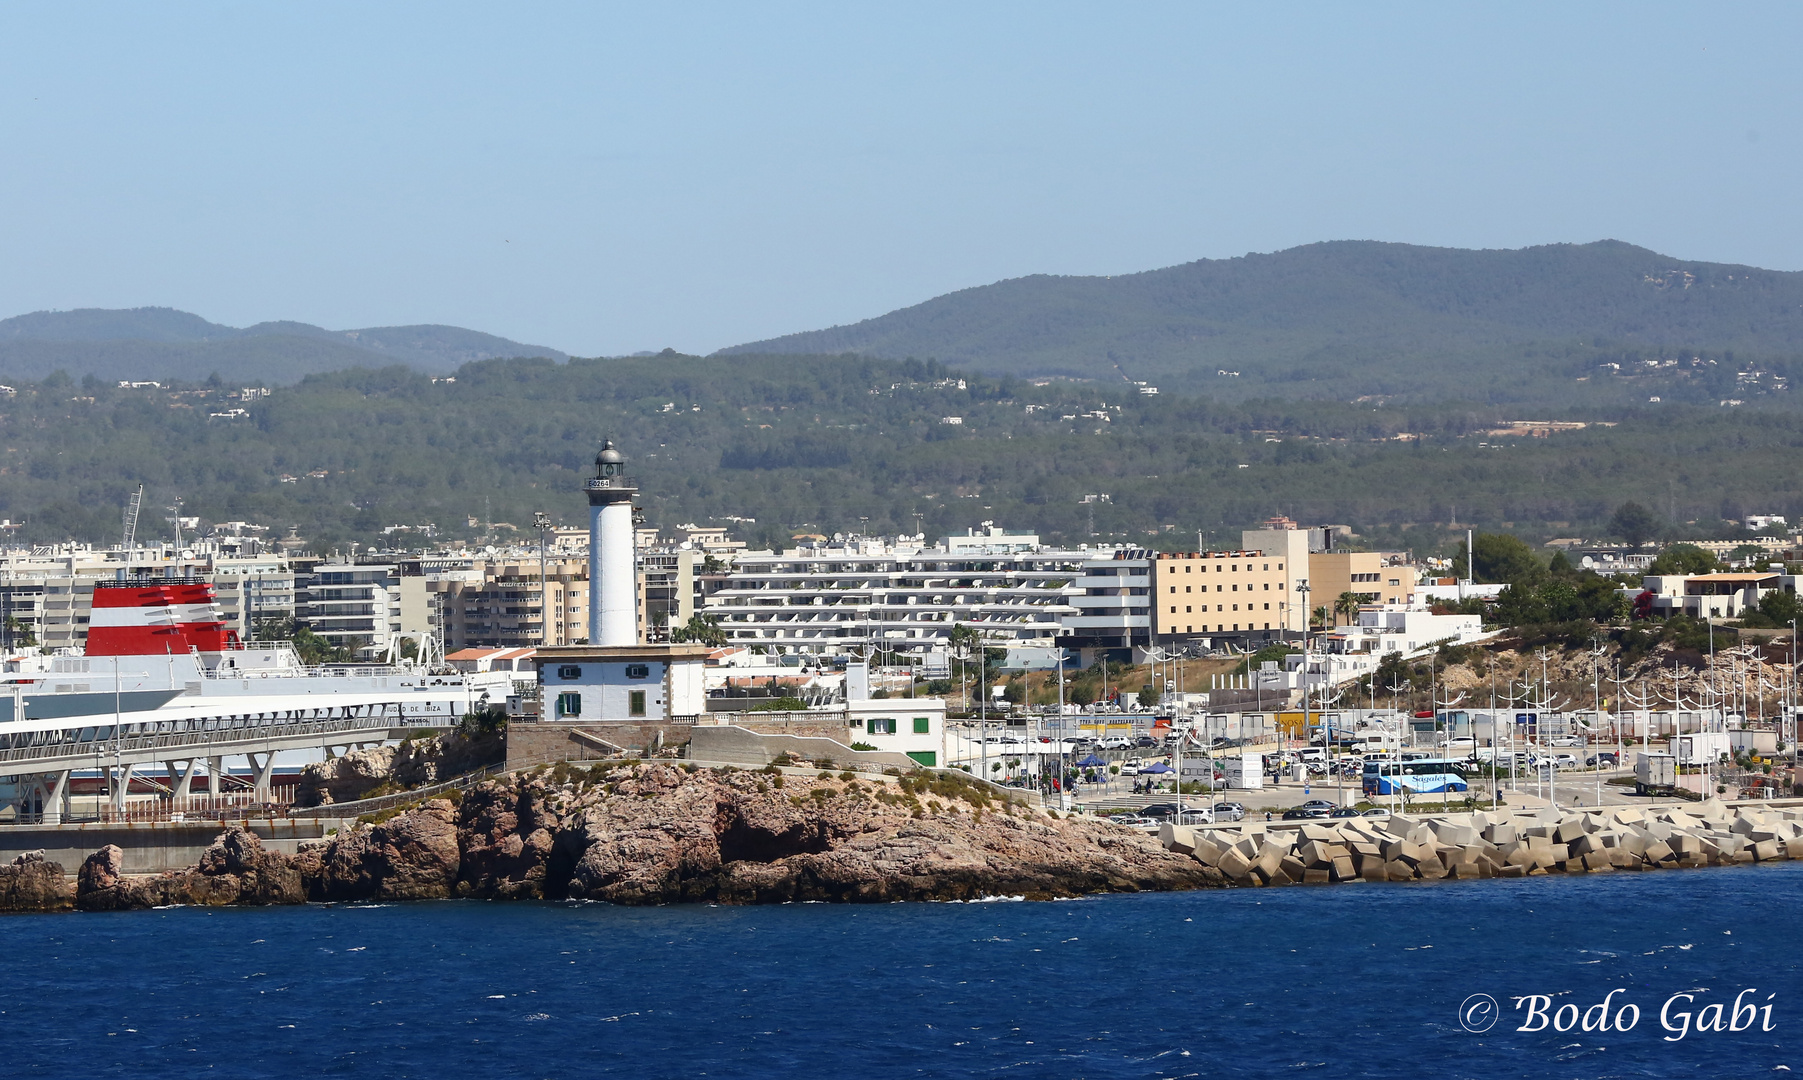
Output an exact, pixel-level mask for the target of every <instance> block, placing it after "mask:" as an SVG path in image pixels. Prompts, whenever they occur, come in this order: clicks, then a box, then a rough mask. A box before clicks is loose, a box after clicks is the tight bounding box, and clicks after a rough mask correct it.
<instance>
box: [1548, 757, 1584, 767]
mask: <svg viewBox="0 0 1803 1080" xmlns="http://www.w3.org/2000/svg"><path fill="white" fill-rule="evenodd" d="M1548 760H1550V761H1551V763H1552V766H1553V768H1555V769H1575V768H1577V767H1578V755H1576V754H1554V755H1553V756H1552V757H1551V758H1550V759H1548Z"/></svg>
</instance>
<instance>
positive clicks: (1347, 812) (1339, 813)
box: [1327, 806, 1365, 817]
mask: <svg viewBox="0 0 1803 1080" xmlns="http://www.w3.org/2000/svg"><path fill="white" fill-rule="evenodd" d="M1327 816H1328V817H1364V816H1365V815H1363V814H1361V813H1359V810H1358V808H1357V807H1355V806H1342V807H1340V808H1339V809H1338V810H1335V811H1334V812H1333V813H1331V814H1329V815H1327Z"/></svg>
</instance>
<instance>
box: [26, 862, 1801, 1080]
mask: <svg viewBox="0 0 1803 1080" xmlns="http://www.w3.org/2000/svg"><path fill="white" fill-rule="evenodd" d="M1800 893H1803V863H1790V864H1783V865H1776V866H1765V867H1749V868H1740V869H1718V870H1695V871H1665V872H1661V873H1653V874H1611V875H1599V876H1595V877H1576V878H1557V877H1554V878H1542V879H1528V880H1521V881H1473V882H1443V883H1437V884H1429V885H1363V884H1361V885H1345V886H1333V887H1321V888H1289V889H1244V890H1233V891H1221V892H1197V893H1183V894H1166V895H1138V896H1112V897H1097V898H1092V899H1085V900H1075V901H1064V902H1053V903H1025V902H1008V901H997V902H988V903H975V904H886V905H881V906H871V907H857V906H836V905H826V904H797V905H787V906H782V907H760V908H733V907H705V906H695V907H667V908H653V909H644V908H617V907H610V906H606V905H601V904H553V903H546V904H537V903H480V902H442V903H419V904H394V905H340V906H332V907H327V906H311V907H304V908H276V909H230V910H205V909H193V908H183V909H171V910H163V911H148V912H128V913H117V914H76V915H56V916H12V917H6V918H0V940H3V946H0V956H3V957H4V958H5V960H4V967H3V968H0V1062H3V1063H4V1069H5V1074H6V1075H8V1076H11V1077H29V1076H56V1077H69V1076H81V1077H89V1076H130V1077H163V1076H182V1077H189V1076H227V1077H282V1078H285V1080H286V1078H293V1077H383V1078H392V1077H431V1078H442V1077H472V1078H477V1077H479V1078H485V1080H486V1078H503V1077H587V1076H632V1077H783V1078H797V1077H854V1078H877V1077H883V1078H887V1077H906V1076H922V1077H1216V1076H1225V1077H1297V1076H1305V1075H1320V1076H1333V1077H1340V1076H1379V1077H1402V1076H1407V1077H1426V1076H1432V1077H1461V1076H1469V1077H1515V1076H1522V1077H1639V1076H1659V1077H1666V1076H1707V1077H1724V1076H1753V1075H1783V1074H1784V1072H1785V1070H1786V1068H1789V1069H1795V1070H1799V1071H1803V1037H1800V1036H1803V1032H1800V1029H1799V1026H1798V1025H1799V1024H1800V1023H1803V980H1800V979H1799V974H1798V970H1799V961H1800V960H1803V932H1800V930H1803V908H1800V907H1799V905H1798V903H1797V900H1798V897H1799V895H1800ZM1611 991H1615V993H1614V994H1613V996H1610V995H1611ZM1474 995H1489V996H1490V998H1492V999H1494V1001H1495V1002H1496V1005H1495V1008H1494V1009H1490V1008H1488V1007H1486V1006H1485V1004H1484V999H1482V998H1478V997H1474ZM1737 997H1738V999H1739V1005H1740V1008H1739V1009H1738V1010H1737V1009H1736V1008H1735V1001H1736V998H1737ZM1605 1006H1606V1008H1605ZM1628 1006H1632V1007H1633V1010H1635V1011H1637V1017H1636V1015H1635V1014H1634V1012H1631V1011H1630V1010H1629V1008H1628ZM1712 1006H1720V1008H1718V1009H1714V1010H1712V1008H1711V1007H1712ZM1568 1007H1569V1008H1568ZM1662 1015H1663V1019H1662ZM1630 1021H1632V1022H1630ZM1486 1024H1488V1025H1490V1026H1488V1027H1487V1029H1486V1030H1482V1031H1479V1032H1473V1031H1470V1030H1467V1025H1468V1026H1470V1027H1474V1028H1485V1027H1486ZM1605 1024H1606V1029H1604V1030H1598V1028H1599V1026H1601V1025H1605ZM1524 1026H1525V1027H1528V1028H1530V1029H1534V1028H1536V1027H1538V1030H1528V1031H1522V1030H1519V1029H1520V1028H1522V1027H1524ZM1560 1026H1564V1027H1566V1028H1567V1029H1568V1030H1563V1031H1561V1030H1559V1027H1560ZM1586 1026H1588V1027H1589V1028H1590V1030H1586ZM1618 1028H1626V1030H1618ZM1736 1028H1738V1029H1739V1030H1735V1029H1736Z"/></svg>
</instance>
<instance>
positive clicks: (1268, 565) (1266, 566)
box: [1262, 563, 1271, 570]
mask: <svg viewBox="0 0 1803 1080" xmlns="http://www.w3.org/2000/svg"><path fill="white" fill-rule="evenodd" d="M1262 569H1265V570H1269V569H1271V564H1270V563H1265V564H1264V566H1263V568H1262Z"/></svg>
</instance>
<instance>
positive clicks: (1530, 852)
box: [1159, 800, 1803, 886]
mask: <svg viewBox="0 0 1803 1080" xmlns="http://www.w3.org/2000/svg"><path fill="white" fill-rule="evenodd" d="M1159 836H1160V839H1161V840H1162V841H1163V843H1164V846H1165V847H1166V848H1168V849H1170V850H1172V851H1177V852H1181V853H1183V854H1186V855H1189V856H1190V857H1191V858H1194V859H1196V860H1197V861H1198V862H1201V863H1202V864H1203V865H1205V866H1211V867H1214V868H1215V869H1217V870H1219V871H1220V872H1221V873H1222V875H1223V876H1225V877H1226V878H1227V880H1228V881H1230V882H1232V883H1233V884H1236V885H1246V886H1264V885H1293V884H1315V885H1325V884H1331V883H1337V882H1350V881H1437V880H1440V879H1443V878H1444V879H1454V880H1465V879H1469V878H1488V877H1528V876H1532V875H1536V874H1548V873H1553V874H1558V873H1564V874H1596V873H1609V872H1612V871H1616V870H1637V871H1638V870H1659V869H1668V868H1678V867H1684V868H1690V867H1700V866H1728V865H1734V864H1738V863H1757V862H1775V861H1777V860H1780V859H1797V858H1803V808H1790V807H1759V806H1740V807H1730V806H1727V805H1725V804H1723V803H1721V802H1719V801H1716V800H1710V801H1709V802H1706V803H1701V804H1697V805H1693V806H1679V807H1610V808H1607V809H1593V810H1579V811H1573V810H1564V811H1561V810H1555V809H1552V808H1550V807H1549V808H1545V809H1541V810H1536V811H1530V812H1515V813H1508V812H1499V811H1478V812H1474V813H1468V814H1446V815H1439V816H1435V817H1416V816H1411V815H1402V814H1398V815H1394V816H1392V817H1390V818H1386V819H1367V818H1348V819H1345V820H1343V821H1342V820H1338V819H1335V820H1330V821H1312V822H1309V823H1307V824H1305V825H1302V826H1301V827H1299V828H1294V829H1290V828H1270V827H1267V826H1266V825H1265V824H1264V823H1263V822H1259V823H1257V825H1256V826H1253V825H1251V824H1250V823H1248V826H1247V827H1243V828H1231V827H1216V828H1190V827H1187V826H1172V825H1166V826H1164V827H1163V828H1162V829H1161V830H1160V832H1159Z"/></svg>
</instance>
